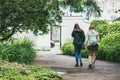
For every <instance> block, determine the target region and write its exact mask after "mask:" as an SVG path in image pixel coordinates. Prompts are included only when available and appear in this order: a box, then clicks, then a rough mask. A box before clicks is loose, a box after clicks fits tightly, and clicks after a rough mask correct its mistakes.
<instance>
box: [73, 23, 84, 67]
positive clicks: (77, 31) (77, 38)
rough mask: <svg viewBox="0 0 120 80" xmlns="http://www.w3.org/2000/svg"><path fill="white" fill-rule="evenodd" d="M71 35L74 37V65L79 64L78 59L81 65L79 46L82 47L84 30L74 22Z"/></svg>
mask: <svg viewBox="0 0 120 80" xmlns="http://www.w3.org/2000/svg"><path fill="white" fill-rule="evenodd" d="M71 35H72V37H73V38H74V40H73V45H74V53H75V59H76V64H75V67H78V66H79V61H80V66H83V63H82V56H81V48H82V44H83V43H84V42H85V34H84V31H83V30H82V29H81V28H80V27H79V25H78V24H77V23H76V24H75V25H74V30H73V31H72V34H71Z"/></svg>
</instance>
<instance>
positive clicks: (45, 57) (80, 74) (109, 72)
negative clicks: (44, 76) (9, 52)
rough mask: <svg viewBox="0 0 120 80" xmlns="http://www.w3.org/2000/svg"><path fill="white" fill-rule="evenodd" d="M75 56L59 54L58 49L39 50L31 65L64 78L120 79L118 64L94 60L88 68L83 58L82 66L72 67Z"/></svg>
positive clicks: (67, 79) (65, 79) (71, 79)
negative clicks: (93, 65)
mask: <svg viewBox="0 0 120 80" xmlns="http://www.w3.org/2000/svg"><path fill="white" fill-rule="evenodd" d="M74 64H75V58H74V57H72V56H66V55H61V52H60V50H58V49H53V50H51V51H39V52H38V53H37V57H36V58H35V60H34V61H33V62H32V63H31V65H39V66H43V67H46V68H50V69H52V70H55V71H57V72H58V73H59V74H61V76H62V78H63V79H64V80H120V64H118V63H111V62H106V61H99V60H97V61H96V67H95V68H94V69H88V59H85V58H83V67H77V68H75V67H74Z"/></svg>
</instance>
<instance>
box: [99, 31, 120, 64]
mask: <svg viewBox="0 0 120 80" xmlns="http://www.w3.org/2000/svg"><path fill="white" fill-rule="evenodd" d="M119 56H120V33H114V34H109V35H107V36H106V37H104V38H103V39H102V40H101V43H100V48H99V51H98V55H97V58H98V59H103V60H107V61H113V62H120V57H119Z"/></svg>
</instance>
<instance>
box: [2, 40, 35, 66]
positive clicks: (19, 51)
mask: <svg viewBox="0 0 120 80" xmlns="http://www.w3.org/2000/svg"><path fill="white" fill-rule="evenodd" d="M0 47H1V48H0V55H1V57H2V59H5V60H8V61H10V62H16V61H17V62H19V63H25V64H28V63H29V62H31V61H32V60H33V59H34V58H35V56H36V51H35V49H34V48H33V47H32V43H31V42H30V41H29V40H27V39H23V40H21V41H20V40H17V41H15V40H13V41H11V42H10V43H5V44H0Z"/></svg>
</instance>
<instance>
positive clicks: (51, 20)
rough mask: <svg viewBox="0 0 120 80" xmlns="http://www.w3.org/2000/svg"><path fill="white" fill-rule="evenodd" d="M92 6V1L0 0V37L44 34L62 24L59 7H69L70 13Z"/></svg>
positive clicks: (4, 38)
mask: <svg viewBox="0 0 120 80" xmlns="http://www.w3.org/2000/svg"><path fill="white" fill-rule="evenodd" d="M89 1H91V2H93V3H94V4H91V3H89ZM92 5H95V6H93V7H96V6H97V5H96V2H95V1H94V0H0V35H2V37H3V38H2V40H6V39H8V38H9V37H11V36H12V35H13V34H15V33H16V32H23V31H27V30H31V31H32V32H33V33H34V34H44V33H47V32H48V31H49V30H48V26H49V25H52V24H55V23H56V22H57V23H60V22H62V15H61V10H60V6H62V7H66V6H70V7H71V8H70V10H71V11H74V12H80V11H81V12H82V11H84V7H86V6H87V7H90V9H91V10H93V7H91V6H92ZM90 9H89V10H88V12H90V11H91V10H90ZM95 10H96V11H98V12H99V11H100V10H99V9H97V8H94V11H95ZM88 12H87V13H88ZM91 12H92V11H91ZM88 16H89V13H88ZM41 32H42V33H41Z"/></svg>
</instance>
